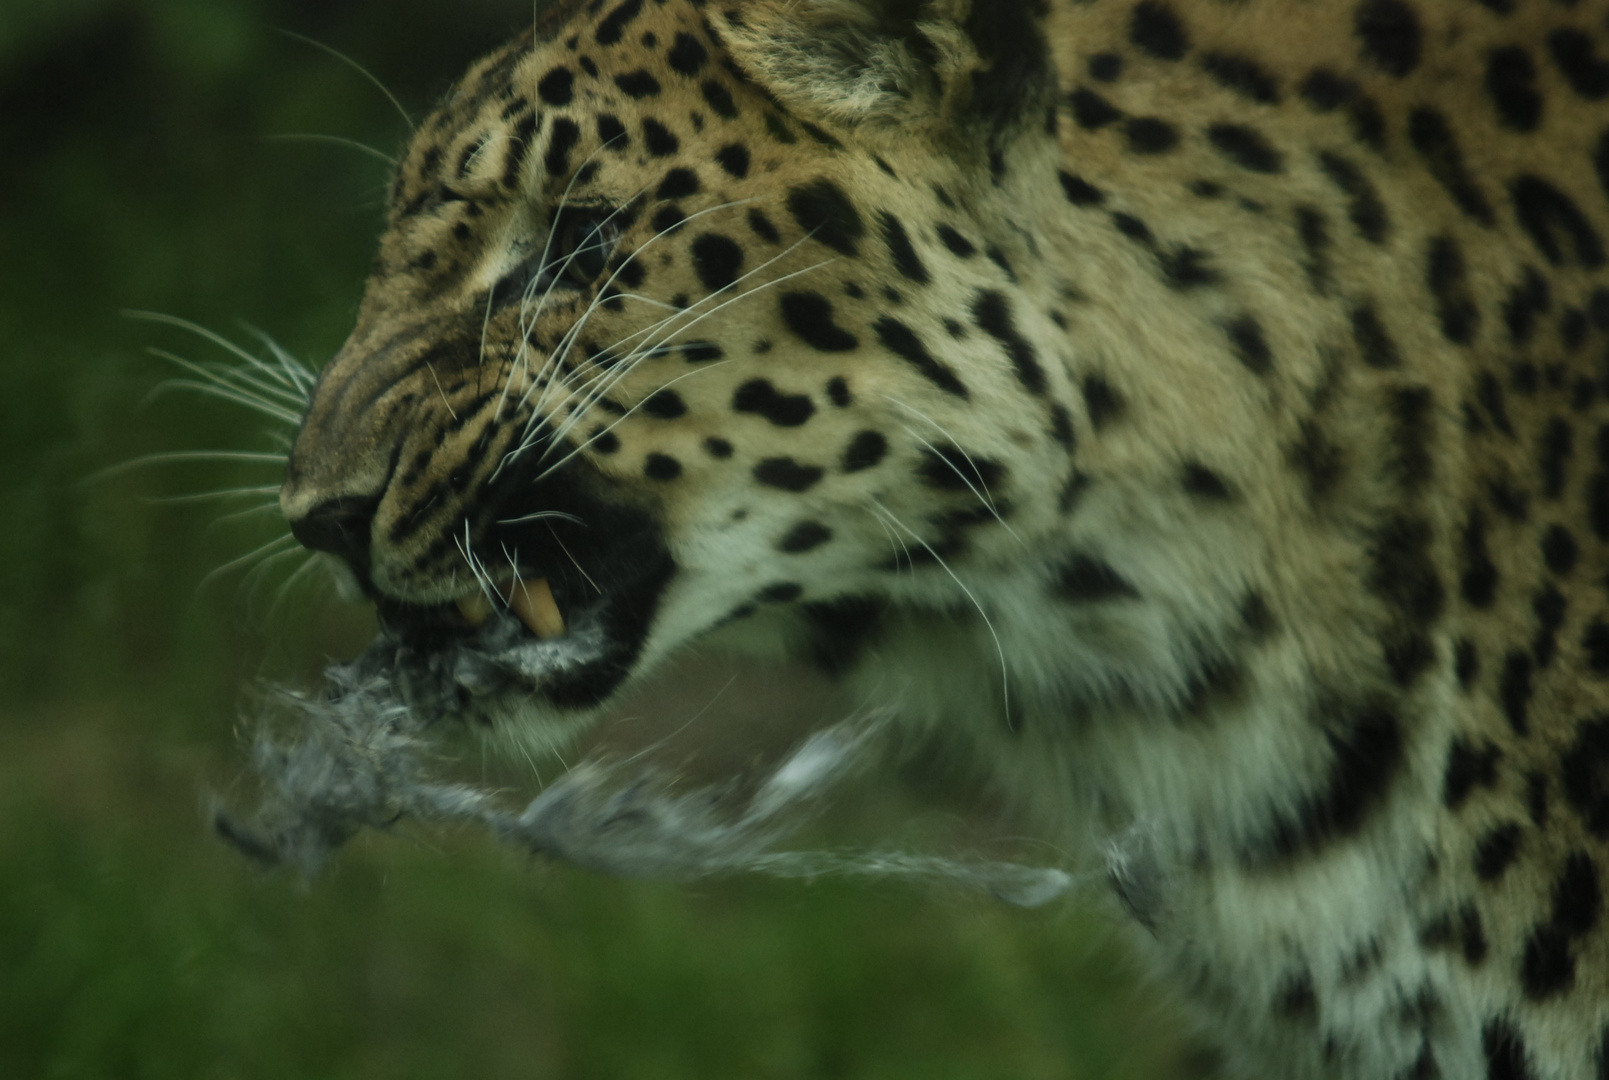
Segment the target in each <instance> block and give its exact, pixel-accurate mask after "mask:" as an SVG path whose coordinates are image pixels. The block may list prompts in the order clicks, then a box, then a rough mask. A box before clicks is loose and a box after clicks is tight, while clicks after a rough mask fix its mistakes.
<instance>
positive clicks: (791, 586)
mask: <svg viewBox="0 0 1609 1080" xmlns="http://www.w3.org/2000/svg"><path fill="white" fill-rule="evenodd" d="M803 595H804V586H803V585H800V584H798V583H797V582H793V581H779V582H777V583H776V584H775V585H767V586H766V587H765V588H763V589H761V590H760V591H759V592H758V593H756V594H755V599H756V600H759V601H760V602H761V603H765V604H791V603H792V602H793V601H795V600H797V599H799V597H801V596H803Z"/></svg>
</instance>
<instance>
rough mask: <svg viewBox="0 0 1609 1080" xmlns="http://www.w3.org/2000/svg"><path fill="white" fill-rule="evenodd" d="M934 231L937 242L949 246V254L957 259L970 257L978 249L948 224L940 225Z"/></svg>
mask: <svg viewBox="0 0 1609 1080" xmlns="http://www.w3.org/2000/svg"><path fill="white" fill-rule="evenodd" d="M934 232H935V233H937V235H938V238H939V242H940V243H942V244H943V245H944V246H945V247H947V248H949V249H950V254H952V255H954V256H955V257H956V258H958V259H970V258H971V257H972V256H973V255H976V254H977V252H978V249H977V248H975V247H973V246H972V243H971V241H969V240H967V238H966V237H964V236H962V235H961V234H960V233H958V232H956V231H955V230H954V229H952V228H950V226H948V225H940V226H938V228H936V229H935V230H934Z"/></svg>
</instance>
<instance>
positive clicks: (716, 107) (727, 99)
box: [698, 79, 737, 120]
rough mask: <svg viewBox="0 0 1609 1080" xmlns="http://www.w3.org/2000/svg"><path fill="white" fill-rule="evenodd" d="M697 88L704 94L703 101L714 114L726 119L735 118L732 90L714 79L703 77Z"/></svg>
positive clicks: (735, 106)
mask: <svg viewBox="0 0 1609 1080" xmlns="http://www.w3.org/2000/svg"><path fill="white" fill-rule="evenodd" d="M698 89H699V92H700V93H702V94H703V95H704V103H705V104H706V105H708V106H709V107H710V110H711V111H712V112H714V113H715V115H716V116H719V117H722V118H723V119H726V120H733V119H736V118H737V102H735V101H733V100H732V92H731V91H730V90H728V89H727V88H726V87H724V86H722V85H721V84H720V83H718V82H716V81H715V80H714V79H705V80H704V81H703V82H702V83H700V84H699V87H698Z"/></svg>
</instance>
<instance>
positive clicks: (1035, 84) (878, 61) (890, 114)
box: [710, 0, 1056, 143]
mask: <svg viewBox="0 0 1609 1080" xmlns="http://www.w3.org/2000/svg"><path fill="white" fill-rule="evenodd" d="M1041 14H1042V7H1041V5H1040V3H1039V2H1038V0H751V2H747V3H741V2H735V3H729V4H727V5H725V6H716V5H712V8H711V10H710V22H711V24H712V25H713V26H714V27H715V29H716V31H717V33H718V34H719V35H720V37H721V38H722V39H723V40H724V41H725V43H726V45H727V47H728V49H730V51H731V53H732V58H733V60H734V61H736V63H737V65H738V66H739V67H740V68H742V69H743V71H744V73H745V74H746V75H747V76H748V77H749V78H750V79H752V80H753V81H754V82H756V83H758V84H760V85H761V86H763V87H764V88H765V89H766V90H767V91H769V92H770V93H771V95H772V96H774V97H775V98H776V99H777V100H778V101H779V102H781V103H782V104H783V106H784V107H786V108H787V109H789V110H790V111H792V112H795V113H797V114H799V115H801V116H802V117H804V118H806V119H811V120H817V121H827V122H830V123H835V124H839V125H844V126H857V125H863V124H866V125H881V126H896V125H897V126H899V127H901V128H905V129H909V128H910V127H911V125H912V124H913V123H915V124H925V125H927V126H929V127H931V128H937V129H952V130H954V129H959V130H960V132H961V133H964V134H968V135H972V134H975V133H978V132H981V133H983V134H985V135H987V137H988V141H989V142H991V143H995V142H998V140H999V138H1001V137H1004V136H1006V135H1007V134H1009V133H1010V132H1012V131H1015V130H1017V129H1018V128H1019V127H1020V126H1022V125H1024V124H1028V123H1032V122H1033V121H1034V120H1035V119H1036V118H1037V119H1041V120H1042V118H1043V115H1044V110H1045V108H1046V107H1047V106H1048V105H1049V104H1050V102H1051V100H1052V97H1053V95H1054V93H1055V81H1056V80H1055V73H1054V70H1053V68H1052V64H1051V59H1050V47H1049V45H1048V43H1047V42H1046V39H1045V34H1044V29H1043V27H1042V25H1041V21H1040V18H1041Z"/></svg>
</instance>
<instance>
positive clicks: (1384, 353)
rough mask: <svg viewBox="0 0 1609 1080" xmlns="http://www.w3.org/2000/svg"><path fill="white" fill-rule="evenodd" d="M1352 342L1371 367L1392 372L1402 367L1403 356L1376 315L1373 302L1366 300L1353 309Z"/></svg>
mask: <svg viewBox="0 0 1609 1080" xmlns="http://www.w3.org/2000/svg"><path fill="white" fill-rule="evenodd" d="M1352 340H1353V341H1355V342H1357V346H1358V353H1359V355H1361V356H1362V357H1363V362H1364V363H1365V364H1368V365H1369V366H1370V367H1372V368H1378V369H1379V370H1381V371H1390V370H1393V369H1395V368H1399V367H1401V366H1402V355H1401V354H1400V353H1399V352H1398V351H1397V344H1396V342H1394V341H1392V340H1391V335H1390V334H1388V333H1387V332H1386V328H1385V326H1384V325H1382V324H1381V322H1380V316H1379V315H1377V314H1376V313H1375V310H1374V303H1373V301H1369V300H1365V301H1364V302H1363V303H1361V304H1359V305H1358V306H1357V307H1355V308H1353V309H1352Z"/></svg>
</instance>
